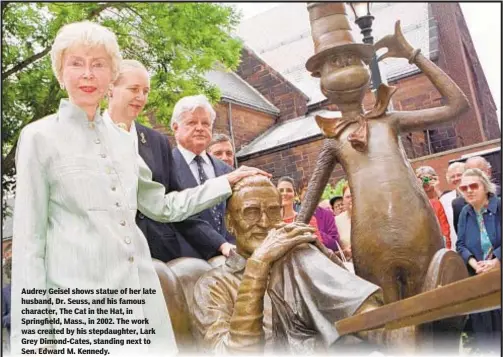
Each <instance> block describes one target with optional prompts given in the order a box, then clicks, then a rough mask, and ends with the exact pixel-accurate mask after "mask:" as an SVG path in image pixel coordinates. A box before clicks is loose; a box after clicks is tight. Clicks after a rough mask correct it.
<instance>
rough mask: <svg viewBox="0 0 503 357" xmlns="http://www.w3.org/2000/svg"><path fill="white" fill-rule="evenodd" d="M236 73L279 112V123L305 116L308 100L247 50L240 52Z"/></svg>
mask: <svg viewBox="0 0 503 357" xmlns="http://www.w3.org/2000/svg"><path fill="white" fill-rule="evenodd" d="M236 73H237V74H238V75H239V76H240V77H241V78H243V79H244V80H245V81H246V82H248V84H250V85H251V86H252V87H254V88H255V89H256V90H258V91H259V92H260V94H262V95H263V96H264V97H266V98H267V99H268V100H269V101H270V102H271V103H272V104H274V105H275V106H276V107H277V108H278V109H279V110H280V115H279V118H278V119H279V121H283V120H288V119H294V118H297V117H299V116H302V115H304V114H306V112H307V101H308V99H309V98H308V97H307V96H306V95H305V94H304V93H302V92H301V91H300V90H299V89H298V88H296V87H295V86H294V85H292V84H291V83H290V82H289V81H287V80H286V79H285V78H284V77H283V76H282V75H281V74H280V73H278V72H277V71H275V70H274V69H273V68H271V67H270V66H269V65H268V64H267V63H265V62H264V61H262V60H261V59H260V58H259V57H258V56H257V55H255V53H253V51H252V50H250V49H249V48H246V47H244V48H243V50H242V51H241V63H240V64H239V68H238V69H237V71H236Z"/></svg>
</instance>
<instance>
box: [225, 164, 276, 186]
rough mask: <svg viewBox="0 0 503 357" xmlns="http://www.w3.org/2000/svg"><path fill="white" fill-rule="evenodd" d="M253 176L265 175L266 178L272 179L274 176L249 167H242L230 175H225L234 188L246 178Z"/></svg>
mask: <svg viewBox="0 0 503 357" xmlns="http://www.w3.org/2000/svg"><path fill="white" fill-rule="evenodd" d="M253 175H264V176H265V177H269V178H270V177H271V176H272V175H271V174H269V173H267V172H265V171H263V170H260V169H257V168H255V167H249V166H241V167H239V169H236V170H234V171H232V172H231V173H228V174H227V175H225V176H226V177H227V180H229V184H230V185H231V186H234V185H235V184H236V183H237V182H238V181H239V180H241V179H244V178H245V177H248V176H253Z"/></svg>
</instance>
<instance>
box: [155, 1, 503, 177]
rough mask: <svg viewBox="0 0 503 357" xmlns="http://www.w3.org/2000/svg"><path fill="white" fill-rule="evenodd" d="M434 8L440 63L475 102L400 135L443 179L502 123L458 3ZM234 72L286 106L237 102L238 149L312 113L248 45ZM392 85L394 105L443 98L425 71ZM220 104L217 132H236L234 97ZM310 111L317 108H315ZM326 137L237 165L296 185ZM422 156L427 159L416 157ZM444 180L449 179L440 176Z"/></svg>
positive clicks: (416, 105) (431, 103)
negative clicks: (269, 109)
mask: <svg viewBox="0 0 503 357" xmlns="http://www.w3.org/2000/svg"><path fill="white" fill-rule="evenodd" d="M429 13H430V18H431V19H432V20H431V21H432V22H434V23H435V24H436V29H437V31H436V35H432V36H437V37H438V46H435V51H436V52H435V53H436V54H437V55H436V56H435V57H436V61H435V62H436V64H437V65H438V66H439V67H440V68H441V69H442V70H444V71H445V72H446V73H447V74H448V75H449V76H450V77H451V78H452V79H453V80H454V81H455V82H456V83H457V84H458V85H459V87H460V88H461V90H462V91H463V92H464V93H465V94H466V96H467V98H468V99H469V101H470V105H471V108H470V109H469V110H468V111H467V112H466V113H464V114H463V115H461V116H460V117H459V118H457V119H458V121H456V122H449V123H446V124H442V125H439V126H438V127H436V128H434V129H431V130H429V131H426V130H424V131H418V132H413V133H403V134H402V136H401V139H402V144H403V147H404V149H405V151H406V154H407V157H408V158H409V159H411V160H414V161H413V162H414V164H413V166H414V167H417V166H418V165H419V164H428V165H431V166H433V167H434V168H436V169H437V170H438V172H439V174H440V175H441V176H442V180H443V176H444V171H445V169H446V167H447V165H448V161H449V160H451V159H453V158H459V157H460V155H462V154H463V153H464V151H465V150H464V149H461V150H460V151H452V150H454V149H457V148H462V147H465V146H471V145H474V144H478V143H481V142H484V141H486V140H490V139H494V138H499V137H500V129H499V126H498V123H497V120H498V119H497V115H496V107H495V105H494V101H493V99H492V96H491V93H490V91H489V87H488V84H487V82H486V80H485V76H484V73H483V72H482V68H481V66H480V63H479V61H478V58H477V55H476V52H475V49H474V47H473V43H472V41H471V38H470V35H469V32H468V28H467V26H466V23H465V21H464V18H463V16H462V13H461V9H460V6H459V4H458V3H431V4H429ZM437 47H438V48H437ZM236 73H237V74H238V75H239V76H240V77H241V78H243V79H244V80H245V81H247V82H248V83H249V84H250V85H251V86H253V87H254V88H255V89H256V90H258V91H259V92H260V93H261V94H262V95H263V96H264V97H266V98H267V99H268V100H269V101H270V102H271V103H273V104H274V105H275V106H276V107H277V108H278V109H280V111H281V112H280V115H279V116H278V117H277V118H275V117H274V116H272V115H267V114H263V113H261V112H258V111H254V110H252V109H248V108H245V107H243V106H239V105H236V104H232V105H231V112H232V129H233V130H232V132H233V133H232V134H233V137H234V141H235V145H236V151H239V149H240V148H242V147H243V146H244V145H247V144H249V143H250V142H251V141H253V140H254V139H255V138H257V137H258V136H259V135H260V134H262V133H264V132H265V131H266V130H267V129H268V128H270V127H271V126H274V125H275V124H276V123H278V122H281V121H286V120H290V119H294V118H297V117H299V116H302V115H305V114H306V112H307V111H308V108H307V97H306V96H305V95H304V94H303V93H302V92H300V90H299V89H298V88H296V87H295V86H293V85H292V84H291V83H290V82H288V81H287V80H286V79H285V78H284V77H283V76H282V75H281V74H279V73H278V72H277V71H275V70H274V69H272V68H271V67H270V66H269V65H267V64H266V63H264V61H263V60H262V59H260V58H259V57H258V56H257V55H256V54H255V53H253V51H251V50H250V49H248V48H246V47H245V48H244V49H243V50H242V58H241V64H240V66H239V68H238V70H237V72H236ZM487 75H490V74H487ZM389 84H390V85H393V86H396V87H398V90H397V92H396V93H395V95H394V96H393V98H392V105H393V108H394V110H397V111H402V110H418V109H425V108H432V107H438V106H441V105H442V104H443V101H442V98H441V96H440V94H439V92H438V91H437V90H436V89H435V87H434V86H433V85H432V83H431V82H430V80H429V79H428V78H427V77H426V76H425V75H424V74H422V73H419V74H415V75H411V76H409V77H406V78H401V79H398V80H395V81H393V82H390V83H389ZM363 104H364V107H365V109H366V110H369V109H371V107H372V106H373V104H374V96H373V94H372V93H371V92H370V91H369V92H368V93H367V94H366V96H365V98H364V101H363ZM317 107H326V108H329V109H331V110H337V108H336V107H334V106H327V105H326V103H321V104H320V105H317ZM215 109H216V112H217V120H216V122H215V125H214V132H221V133H226V134H228V135H230V136H231V132H230V126H229V119H228V117H229V103H226V102H220V103H219V104H218V105H216V106H215ZM309 110H310V111H313V110H316V109H315V108H313V107H311V108H309ZM160 129H161V130H162V128H160ZM321 143H322V139H321V138H316V139H315V140H310V141H309V142H306V141H304V142H300V143H292V144H291V145H289V146H288V147H287V148H281V149H272V150H269V151H268V152H266V153H263V154H260V155H259V156H258V157H253V156H252V158H247V159H246V160H245V161H244V160H241V161H239V164H246V165H249V166H256V167H259V168H262V169H264V170H266V171H269V172H271V173H272V174H273V175H274V178H276V179H277V178H279V177H281V176H284V175H288V176H291V177H293V178H294V179H295V180H296V181H297V183H298V184H302V182H306V181H307V180H308V178H309V177H310V175H311V173H312V171H313V169H314V166H315V164H316V158H317V155H318V153H319V151H320V148H321ZM446 151H449V152H448V153H447V154H446V155H436V156H435V154H437V153H441V152H446ZM472 151H473V150H472ZM432 154H433V155H432ZM421 157H425V159H422V160H419V161H418V159H419V158H421ZM425 160H426V161H425ZM343 176H344V173H343V171H342V169H341V168H340V166H338V168H337V169H336V170H335V171H334V173H333V174H332V177H331V183H335V182H336V181H337V180H338V179H339V178H340V177H343ZM442 184H445V183H444V182H443V181H442Z"/></svg>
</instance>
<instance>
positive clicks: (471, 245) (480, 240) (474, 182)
mask: <svg viewBox="0 0 503 357" xmlns="http://www.w3.org/2000/svg"><path fill="white" fill-rule="evenodd" d="M459 190H460V191H461V194H462V195H463V197H464V199H465V200H466V202H467V205H465V207H464V208H463V210H462V211H461V214H460V216H459V222H458V240H457V242H456V250H457V251H458V253H459V254H460V255H461V257H462V258H463V260H464V261H465V263H466V264H467V266H468V270H469V272H470V274H471V275H477V274H483V273H485V272H487V271H489V270H491V269H495V268H498V267H500V266H501V199H500V198H499V197H497V196H496V195H495V192H496V185H494V184H493V183H492V182H491V181H490V180H489V178H488V177H487V175H486V174H485V173H484V172H482V171H481V170H479V169H468V170H466V171H465V172H464V173H463V176H462V178H461V184H460V185H459ZM470 320H471V325H472V330H473V337H474V343H475V346H476V347H477V348H479V349H480V350H483V351H484V352H489V351H493V352H494V351H496V352H497V351H498V350H499V348H500V343H501V309H497V310H492V311H488V312H483V313H478V314H472V315H470Z"/></svg>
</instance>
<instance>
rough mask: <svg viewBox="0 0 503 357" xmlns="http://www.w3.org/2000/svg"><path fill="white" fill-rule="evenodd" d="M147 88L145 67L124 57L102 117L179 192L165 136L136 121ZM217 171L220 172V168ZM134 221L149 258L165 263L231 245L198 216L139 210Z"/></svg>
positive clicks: (208, 255) (226, 249)
mask: <svg viewBox="0 0 503 357" xmlns="http://www.w3.org/2000/svg"><path fill="white" fill-rule="evenodd" d="M149 89H150V79H149V74H148V72H147V70H146V69H145V67H144V66H143V65H142V64H141V63H140V62H138V61H133V60H124V61H123V62H122V64H121V68H120V73H119V77H118V79H117V80H116V82H115V83H114V86H113V88H112V89H111V91H110V93H109V106H108V111H107V112H105V113H104V114H103V117H104V119H105V120H112V121H113V122H114V123H116V124H117V125H119V126H120V127H122V128H123V129H124V130H126V131H128V132H129V133H130V134H131V135H132V139H133V141H134V144H135V145H136V147H137V150H138V153H139V155H140V156H141V157H142V158H143V160H144V161H145V163H146V164H147V166H148V167H149V168H150V170H151V171H152V177H153V180H154V181H157V182H159V183H162V184H163V185H164V186H165V187H166V192H171V191H181V190H183V189H184V188H185V187H186V185H181V184H180V181H179V180H178V176H177V171H178V169H177V166H178V165H176V163H175V161H174V159H173V155H172V150H171V147H170V144H169V141H168V138H167V136H165V135H163V134H161V133H159V132H157V131H155V130H153V129H149V128H147V127H145V126H143V125H141V124H139V123H135V119H136V118H137V117H138V115H139V113H140V112H141V110H142V109H143V107H144V106H145V104H146V102H147V97H148V92H149ZM230 171H232V170H226V171H225V172H224V173H228V172H230ZM218 172H219V173H220V172H223V171H222V170H220V169H219V170H218ZM136 223H137V225H138V227H140V229H141V230H142V232H143V234H144V235H145V237H146V238H147V241H148V245H149V248H150V253H151V255H152V257H153V258H156V259H159V260H161V261H164V262H167V261H169V260H172V259H175V258H178V257H182V256H191V257H196V258H203V259H209V258H211V257H213V256H215V255H218V254H220V253H223V254H225V255H228V254H229V250H230V249H231V248H232V247H233V246H232V245H231V244H229V243H228V242H227V240H226V239H225V238H224V237H223V236H222V235H221V234H220V233H218V232H217V231H216V230H215V229H214V228H213V227H212V225H211V224H209V223H208V222H207V220H205V219H201V218H200V215H196V216H194V217H191V218H189V219H187V220H185V221H183V222H177V223H160V222H156V221H153V220H151V219H149V218H147V217H145V216H144V215H143V214H141V213H140V212H138V213H137V215H136Z"/></svg>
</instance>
